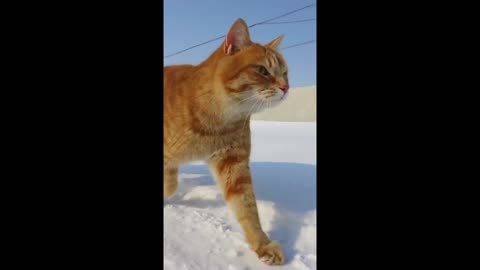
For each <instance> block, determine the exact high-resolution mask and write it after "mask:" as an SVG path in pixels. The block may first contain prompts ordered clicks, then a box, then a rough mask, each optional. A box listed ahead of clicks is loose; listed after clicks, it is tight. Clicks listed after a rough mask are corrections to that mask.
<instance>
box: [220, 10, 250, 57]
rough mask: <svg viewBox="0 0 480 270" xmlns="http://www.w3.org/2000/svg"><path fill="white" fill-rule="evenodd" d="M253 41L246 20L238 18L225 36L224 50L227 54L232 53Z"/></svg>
mask: <svg viewBox="0 0 480 270" xmlns="http://www.w3.org/2000/svg"><path fill="white" fill-rule="evenodd" d="M251 43H252V42H251V40H250V34H249V33H248V26H247V24H246V23H245V21H244V20H242V19H237V20H236V21H235V22H234V23H233V25H232V27H230V30H229V31H228V34H227V36H226V37H225V42H224V43H223V51H224V52H225V54H228V55H232V54H234V53H236V52H238V51H239V50H241V49H242V48H244V47H247V46H249V45H250V44H251Z"/></svg>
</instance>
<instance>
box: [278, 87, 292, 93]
mask: <svg viewBox="0 0 480 270" xmlns="http://www.w3.org/2000/svg"><path fill="white" fill-rule="evenodd" d="M289 88H290V87H288V85H284V86H282V87H280V89H281V90H282V91H283V94H287V92H288V89H289Z"/></svg>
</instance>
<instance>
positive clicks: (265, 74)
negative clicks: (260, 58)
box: [257, 66, 270, 76]
mask: <svg viewBox="0 0 480 270" xmlns="http://www.w3.org/2000/svg"><path fill="white" fill-rule="evenodd" d="M257 71H258V73H260V74H262V75H263V76H269V75H270V73H269V72H268V70H267V69H266V68H265V67H264V66H259V67H258V68H257Z"/></svg>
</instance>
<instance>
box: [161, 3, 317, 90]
mask: <svg viewBox="0 0 480 270" xmlns="http://www.w3.org/2000/svg"><path fill="white" fill-rule="evenodd" d="M313 3H315V1H313V0H310V1H307V0H256V1H254V0H242V1H238V0H237V1H233V0H223V1H222V0H200V1H199V0H165V1H164V50H163V54H164V55H168V54H171V53H174V52H176V51H179V50H182V49H185V48H187V47H190V46H192V45H195V44H198V43H201V42H204V41H207V40H209V39H213V38H216V37H219V36H222V35H225V34H226V33H227V31H228V29H229V28H230V26H231V25H232V24H233V22H234V21H235V20H236V19H237V18H243V19H244V20H245V21H246V22H247V24H248V25H251V24H254V23H257V22H260V21H263V20H266V19H269V18H272V17H276V16H278V15H281V14H284V13H287V12H289V11H292V10H295V9H299V8H301V7H304V6H306V5H309V4H313ZM310 18H316V6H313V7H311V8H307V9H304V10H301V11H299V12H296V13H294V14H291V15H288V16H285V17H283V18H280V19H277V20H275V21H272V22H283V21H294V20H304V19H310ZM281 34H284V35H285V38H284V39H283V41H282V45H281V47H286V46H289V45H294V44H296V43H301V42H305V41H309V40H314V39H317V38H316V21H308V22H301V23H293V24H269V25H258V26H255V27H253V28H250V36H251V38H252V40H253V41H255V42H259V43H267V42H269V41H271V40H273V39H275V38H276V37H278V36H279V35H281ZM222 41H223V40H217V41H213V42H211V43H209V44H206V45H203V46H200V47H197V48H194V49H191V50H189V51H186V52H184V53H182V54H178V55H175V56H172V57H170V58H167V59H164V65H171V64H198V63H200V62H201V61H203V60H204V59H206V58H207V57H208V56H209V55H210V54H211V53H212V52H213V51H214V50H215V49H216V48H218V46H219V45H220V44H221V43H222ZM281 52H282V53H283V55H284V57H285V59H286V61H287V63H288V66H289V79H290V86H291V87H300V86H311V85H315V84H316V58H317V55H316V43H310V44H307V45H304V46H299V47H295V48H290V49H286V50H285V51H281Z"/></svg>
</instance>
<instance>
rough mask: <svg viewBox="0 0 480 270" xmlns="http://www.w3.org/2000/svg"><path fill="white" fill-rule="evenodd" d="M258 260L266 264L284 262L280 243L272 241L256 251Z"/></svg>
mask: <svg viewBox="0 0 480 270" xmlns="http://www.w3.org/2000/svg"><path fill="white" fill-rule="evenodd" d="M256 253H257V255H258V257H259V258H260V260H261V261H262V262H264V263H266V264H268V265H279V264H283V263H284V262H285V256H284V255H283V250H282V248H281V247H280V245H279V244H278V243H277V242H275V241H272V242H270V243H269V244H267V245H264V246H262V247H260V248H259V249H258V250H257V251H256Z"/></svg>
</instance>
